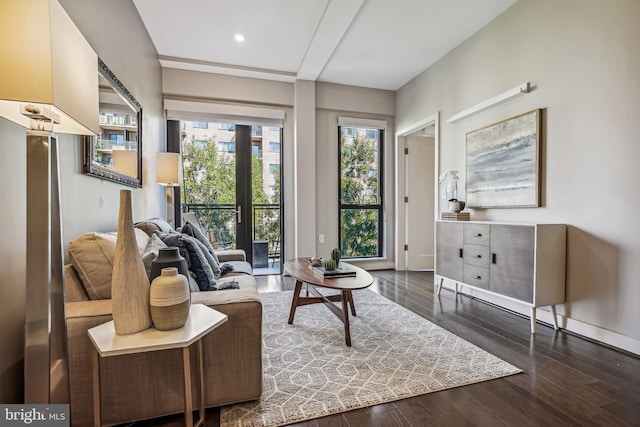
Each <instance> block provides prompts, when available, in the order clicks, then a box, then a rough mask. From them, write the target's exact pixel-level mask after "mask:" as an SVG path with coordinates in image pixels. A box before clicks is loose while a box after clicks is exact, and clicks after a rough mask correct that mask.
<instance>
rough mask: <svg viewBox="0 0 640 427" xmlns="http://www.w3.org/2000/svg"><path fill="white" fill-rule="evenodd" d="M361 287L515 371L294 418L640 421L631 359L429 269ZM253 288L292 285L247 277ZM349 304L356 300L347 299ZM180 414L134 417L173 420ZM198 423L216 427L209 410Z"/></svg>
mask: <svg viewBox="0 0 640 427" xmlns="http://www.w3.org/2000/svg"><path fill="white" fill-rule="evenodd" d="M372 274H373V276H374V283H373V285H372V286H371V289H372V290H374V291H375V292H377V293H379V294H380V295H383V296H385V297H387V298H389V299H390V300H392V301H395V302H397V303H398V304H400V305H402V306H404V307H405V308H407V309H409V310H411V311H413V312H415V313H417V314H419V315H420V316H422V317H424V318H426V319H429V320H430V321H432V322H434V323H436V324H437V325H439V326H441V327H443V328H445V329H447V330H449V331H451V332H453V333H455V334H456V335H458V336H460V337H462V338H464V339H466V340H467V341H469V342H471V343H473V344H475V345H477V346H479V347H481V348H483V349H484V350H486V351H488V352H490V353H492V354H494V355H496V356H498V357H500V358H501V359H503V360H505V361H507V362H509V363H511V364H513V365H515V366H517V367H519V368H521V369H522V370H523V371H524V372H523V373H521V374H517V375H513V376H510V377H506V378H501V379H497V380H492V381H486V382H483V383H479V384H474V385H469V386H464V387H459V388H454V389H449V390H445V391H440V392H436V393H431V394H426V395H422V396H418V397H414V398H410V399H405V400H400V401H396V402H391V403H387V404H383V405H377V406H373V407H369V408H363V409H357V410H353V411H350V412H345V413H342V414H336V415H331V416H327V417H323V418H319V419H316V420H310V421H306V422H302V423H298V424H295V426H298V427H321V426H331V427H335V426H349V427H360V426H365V427H366V426H384V427H390V426H420V427H422V426H488V427H489V426H490V427H498V426H616V427H618V426H640V358H638V357H636V356H634V355H630V354H626V353H623V352H621V351H617V350H614V349H611V348H608V347H606V346H603V345H599V344H597V343H594V342H590V341H588V340H586V339H583V338H580V337H578V336H575V335H572V334H569V333H567V332H564V331H559V332H556V331H554V329H553V328H552V327H550V326H549V325H546V326H545V325H540V324H539V325H538V328H537V331H536V334H535V335H531V334H530V330H529V319H528V318H524V317H520V316H518V315H516V314H513V313H510V312H506V311H504V310H502V309H499V308H497V307H494V306H492V305H489V304H486V303H483V302H481V301H479V300H475V299H472V298H469V297H466V296H458V297H457V298H455V296H454V293H453V292H450V291H447V290H444V289H443V291H442V293H441V295H440V297H438V296H437V295H434V292H433V273H429V272H406V273H405V272H395V271H378V272H372ZM257 280H258V287H259V289H260V292H274V291H280V290H291V289H293V280H292V279H291V278H290V277H286V278H283V277H280V276H261V277H257ZM356 304H357V300H356ZM183 419H184V418H183V417H182V416H177V417H169V418H166V419H163V420H151V421H147V422H145V423H136V424H135V425H136V426H142V425H144V426H151V425H153V426H156V425H162V426H174V425H175V426H179V425H182V423H183ZM205 425H206V426H209V427H213V426H219V410H218V409H211V410H208V411H207V421H206V424H205Z"/></svg>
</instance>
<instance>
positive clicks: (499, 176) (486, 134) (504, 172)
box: [467, 109, 542, 208]
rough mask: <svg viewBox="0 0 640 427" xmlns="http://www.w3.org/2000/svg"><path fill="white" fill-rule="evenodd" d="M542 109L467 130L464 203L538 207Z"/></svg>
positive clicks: (469, 204) (469, 205)
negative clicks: (465, 195)
mask: <svg viewBox="0 0 640 427" xmlns="http://www.w3.org/2000/svg"><path fill="white" fill-rule="evenodd" d="M541 124H542V110H541V109H537V110H533V111H529V112H528V113H524V114H521V115H519V116H515V117H511V118H509V119H506V120H503V121H501V122H498V123H494V124H492V125H489V126H486V127H483V128H481V129H477V130H474V131H471V132H469V133H467V206H468V207H475V208H510V207H538V206H540V194H539V193H540V164H539V157H540V154H539V153H540V146H541Z"/></svg>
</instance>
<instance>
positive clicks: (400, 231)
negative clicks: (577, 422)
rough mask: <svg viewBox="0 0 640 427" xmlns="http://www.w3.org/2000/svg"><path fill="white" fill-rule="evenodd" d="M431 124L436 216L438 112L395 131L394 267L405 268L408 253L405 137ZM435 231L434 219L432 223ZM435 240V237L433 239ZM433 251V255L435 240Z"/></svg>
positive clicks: (435, 215) (438, 156)
mask: <svg viewBox="0 0 640 427" xmlns="http://www.w3.org/2000/svg"><path fill="white" fill-rule="evenodd" d="M430 125H433V126H434V127H435V135H434V140H435V142H434V145H435V153H434V168H433V170H434V175H435V176H434V178H435V179H434V186H435V188H434V190H435V191H434V204H433V208H434V218H436V219H437V218H438V212H439V211H440V206H439V202H440V199H439V192H438V176H439V175H440V161H439V159H440V155H439V152H440V112H436V113H434V114H431V115H429V116H426V117H425V118H423V119H422V120H419V121H417V122H415V123H413V124H411V125H409V126H406V127H404V128H402V129H400V130H398V131H396V133H395V158H396V159H395V170H396V172H395V175H396V176H395V183H396V185H395V187H396V188H395V194H396V196H395V210H396V219H397V220H396V223H395V233H394V234H395V250H396V256H395V269H396V270H398V271H400V270H407V266H408V259H407V258H408V254H407V251H405V249H404V247H405V245H406V243H407V241H408V235H409V230H408V212H407V209H406V205H405V202H404V200H405V196H407V180H408V177H407V173H408V169H407V159H406V158H405V154H404V149H405V147H406V142H405V137H407V136H409V135H410V134H412V133H414V132H416V131H418V130H420V129H422V128H424V127H426V126H430ZM433 227H434V233H435V221H434V224H433ZM434 240H435V239H434ZM433 251H434V252H433V253H434V255H435V241H434V248H433Z"/></svg>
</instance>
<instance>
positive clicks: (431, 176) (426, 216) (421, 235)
mask: <svg viewBox="0 0 640 427" xmlns="http://www.w3.org/2000/svg"><path fill="white" fill-rule="evenodd" d="M405 141H406V148H407V149H408V150H409V153H408V154H407V155H406V156H405V158H406V162H407V163H406V171H407V192H406V194H407V197H408V202H407V203H406V209H407V230H406V232H407V245H408V249H407V269H408V270H433V269H434V266H435V263H434V262H435V254H434V247H435V244H434V242H435V233H434V228H435V227H434V224H435V217H434V211H435V210H434V196H435V194H434V188H435V171H434V169H435V139H434V138H433V137H424V136H407V137H406V138H405Z"/></svg>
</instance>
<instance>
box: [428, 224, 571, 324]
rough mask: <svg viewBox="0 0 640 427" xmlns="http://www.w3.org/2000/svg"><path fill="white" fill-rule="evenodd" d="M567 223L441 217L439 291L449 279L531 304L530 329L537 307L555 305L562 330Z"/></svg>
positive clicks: (438, 258) (438, 238)
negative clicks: (560, 310)
mask: <svg viewBox="0 0 640 427" xmlns="http://www.w3.org/2000/svg"><path fill="white" fill-rule="evenodd" d="M566 236H567V226H566V225H565V224H511V223H498V222H470V221H437V222H436V272H435V274H436V276H438V277H439V278H440V280H439V281H437V283H438V295H440V291H441V290H442V283H443V281H444V279H449V280H452V281H453V282H455V292H456V295H457V293H458V286H459V285H464V286H470V287H472V288H474V289H477V290H479V291H481V292H479V295H480V298H482V293H488V294H493V295H498V296H500V298H499V299H501V298H504V299H511V300H514V301H517V302H519V303H522V304H524V305H527V306H529V307H530V313H531V333H535V325H536V308H537V307H542V306H550V307H551V313H552V316H553V322H554V327H555V328H556V329H558V321H557V315H556V307H555V305H556V304H562V303H563V302H564V301H565V270H566V240H567V239H566Z"/></svg>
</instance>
